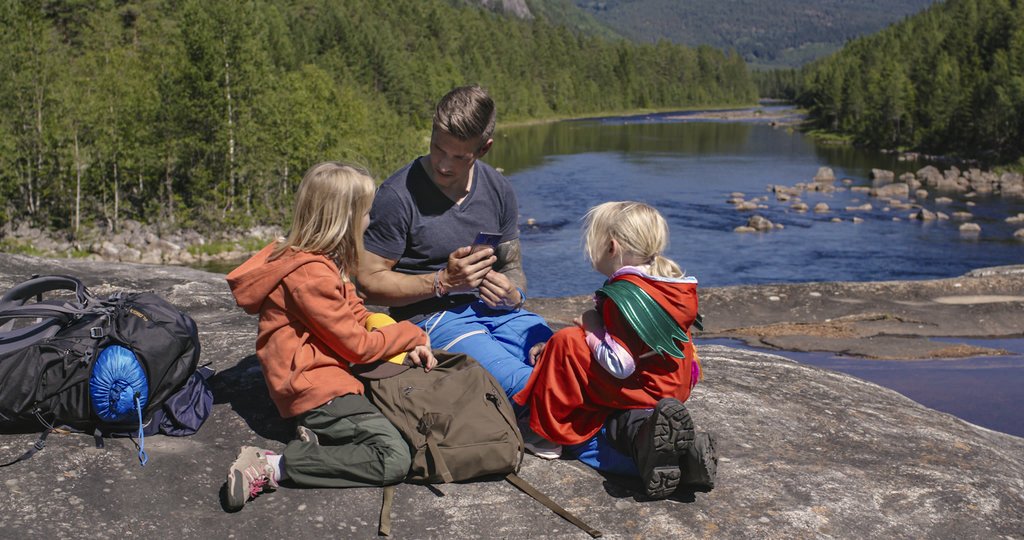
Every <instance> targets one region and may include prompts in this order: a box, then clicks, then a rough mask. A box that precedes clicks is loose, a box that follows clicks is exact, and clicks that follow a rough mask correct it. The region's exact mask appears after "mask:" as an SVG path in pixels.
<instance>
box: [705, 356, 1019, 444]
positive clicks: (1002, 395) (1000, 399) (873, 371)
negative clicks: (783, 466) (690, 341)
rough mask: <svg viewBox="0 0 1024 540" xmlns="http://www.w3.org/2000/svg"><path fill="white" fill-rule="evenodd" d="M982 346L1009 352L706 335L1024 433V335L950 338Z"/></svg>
mask: <svg viewBox="0 0 1024 540" xmlns="http://www.w3.org/2000/svg"><path fill="white" fill-rule="evenodd" d="M943 341H954V342H959V343H969V344H971V345H977V346H979V347H992V348H996V349H1005V350H1007V351H1011V352H1013V353H1014V354H1012V355H1010V356H986V357H978V358H969V359H965V360H921V361H912V362H889V361H878V360H863V359H858V358H850V357H844V356H836V355H832V354H828V353H818V352H792V351H783V352H780V351H773V350H764V349H757V348H754V347H748V346H747V345H746V344H744V343H743V342H742V341H740V340H734V339H706V340H701V341H700V343H706V344H718V345H726V346H729V347H738V348H741V349H751V350H758V351H763V352H770V353H772V354H778V355H781V356H785V357H787V358H790V359H793V360H796V361H797V362H800V363H802V364H810V365H812V366H818V367H823V368H827V369H831V370H834V371H841V372H843V373H848V374H850V375H853V376H855V377H858V378H861V379H864V380H866V381H871V382H873V383H875V384H878V385H881V386H885V387H886V388H891V389H893V390H896V391H897V392H899V393H901V394H903V395H905V396H907V397H909V398H910V399H913V400H914V401H916V402H918V403H920V404H922V405H925V406H927V407H931V408H932V409H935V410H938V411H942V412H946V413H949V414H952V415H954V416H957V417H959V418H962V419H964V420H967V421H968V422H971V423H974V424H977V425H979V426H984V427H987V428H989V429H994V430H996V431H1002V432H1004V433H1009V434H1011V435H1017V436H1018V437H1024V414H1021V411H1024V390H1022V388H1024V368H1022V367H1021V366H1022V364H1024V339H975V340H964V339H955V340H954V339H949V340H943Z"/></svg>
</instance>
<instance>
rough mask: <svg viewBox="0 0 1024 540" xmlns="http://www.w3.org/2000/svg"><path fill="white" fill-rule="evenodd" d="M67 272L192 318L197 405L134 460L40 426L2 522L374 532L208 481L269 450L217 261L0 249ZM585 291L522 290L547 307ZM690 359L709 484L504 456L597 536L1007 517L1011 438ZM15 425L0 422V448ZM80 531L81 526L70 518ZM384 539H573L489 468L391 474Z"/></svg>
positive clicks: (1, 274) (364, 521)
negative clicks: (42, 444)
mask: <svg viewBox="0 0 1024 540" xmlns="http://www.w3.org/2000/svg"><path fill="white" fill-rule="evenodd" d="M48 273H61V274H71V275H76V276H79V277H81V278H82V279H83V280H84V281H85V282H86V284H87V285H88V286H89V287H90V289H92V290H93V291H94V292H96V293H99V294H105V293H108V292H113V291H114V290H155V291H156V292H158V293H160V294H161V295H163V296H164V297H165V298H167V299H168V300H169V301H171V302H172V303H174V304H176V305H177V306H179V307H180V308H182V309H184V310H186V311H187V312H189V313H190V314H191V315H192V316H193V317H194V318H195V319H196V321H197V322H198V324H199V328H200V338H201V340H202V346H203V356H202V360H203V361H204V362H212V364H213V366H214V367H215V368H216V369H217V370H218V374H217V375H216V376H215V378H214V379H213V386H214V392H215V397H216V404H215V406H214V410H213V413H212V415H211V417H210V420H209V421H208V422H207V424H206V425H205V426H204V427H203V428H202V430H200V432H199V433H198V434H196V435H195V436H193V437H186V438H180V439H176V438H171V437H159V436H158V437H150V438H147V439H146V441H145V444H146V451H147V452H148V453H149V464H148V465H147V466H145V467H140V466H139V465H138V462H137V461H136V460H135V454H136V449H135V447H134V445H133V443H132V442H131V441H129V440H126V439H113V440H107V442H106V448H104V449H96V448H94V445H93V440H92V437H89V436H84V435H51V437H50V438H49V439H48V441H47V443H48V444H47V447H46V449H45V450H43V451H41V452H39V453H38V454H37V455H36V456H35V457H34V458H32V459H31V460H29V461H27V462H24V463H20V464H18V465H15V466H13V467H9V468H7V469H4V472H3V484H4V485H3V487H2V488H0V527H2V530H3V535H4V536H5V537H8V538H40V539H42V538H47V539H49V538H66V537H78V536H84V535H90V534H93V533H95V534H96V535H98V536H103V537H126V536H131V537H138V538H166V537H168V536H171V535H173V536H174V537H175V538H203V539H205V538H229V537H240V538H241V537H252V538H271V537H287V538H292V539H305V538H310V539H321V538H374V537H376V523H377V515H378V512H379V508H380V497H381V491H380V490H377V489H349V490H328V489H289V488H282V489H280V490H278V491H277V492H276V493H273V494H269V495H264V496H261V497H259V498H257V499H256V500H255V501H252V502H250V503H249V504H248V505H247V506H246V507H245V508H244V509H243V510H242V511H241V512H238V513H227V512H225V511H224V510H223V508H222V506H221V503H220V499H219V490H220V487H221V485H222V483H223V481H224V475H225V472H226V469H227V467H228V465H229V464H230V463H231V462H232V460H233V459H234V457H235V455H236V453H237V452H238V448H239V446H240V445H243V444H254V445H262V446H268V447H270V448H272V449H277V450H280V449H281V448H282V447H283V446H284V444H285V442H286V441H287V440H288V439H289V438H290V436H291V426H290V425H289V424H288V423H287V422H285V421H282V420H281V419H279V418H278V416H277V414H276V412H275V410H274V408H273V406H272V405H271V404H270V402H269V399H268V397H267V393H266V389H265V386H264V383H263V381H262V378H261V375H260V372H259V368H258V365H257V363H256V362H255V359H254V357H253V345H254V340H255V328H256V320H255V318H253V317H250V316H247V315H245V314H244V313H242V311H241V310H239V309H238V308H237V307H235V305H234V302H233V300H232V298H231V296H230V293H229V292H228V289H227V286H226V284H225V282H224V279H223V276H220V275H217V274H211V273H206V272H201V271H198V270H191V269H188V268H181V267H163V266H150V265H132V264H120V263H98V262H87V261H71V260H47V259H38V258H33V257H24V256H13V255H0V290H6V289H7V288H9V287H10V286H11V285H12V284H14V283H16V282H19V281H21V280H22V279H25V278H27V277H28V276H29V275H31V274H48ZM556 304H560V305H561V308H562V309H567V306H568V307H575V306H578V305H585V304H586V301H585V299H581V298H574V299H568V300H562V299H558V300H556V299H547V300H546V301H538V302H536V305H535V306H534V307H535V308H536V310H537V311H538V312H540V313H541V314H543V315H546V316H551V318H552V319H553V320H556V321H557V320H558V319H559V318H560V317H561V315H559V313H556V311H557V310H555V309H553V308H552V306H554V305H556ZM700 353H701V358H702V360H703V363H704V366H705V370H706V377H705V380H704V381H703V382H702V383H701V384H699V385H698V386H697V388H696V390H695V393H694V395H693V397H692V398H691V400H690V401H689V402H688V405H689V407H690V409H691V411H692V414H693V416H694V418H695V420H696V423H697V425H698V426H699V427H700V428H702V429H710V430H711V431H713V432H714V433H715V434H716V436H717V446H718V449H719V455H720V457H721V462H720V465H719V476H718V486H717V487H716V488H715V489H714V490H713V491H711V492H709V493H689V492H686V493H677V494H676V495H675V496H674V497H673V498H671V499H668V500H663V501H645V500H643V498H642V496H641V495H640V494H639V492H638V488H639V486H638V485H636V484H631V483H626V484H623V483H621V482H619V481H616V480H615V479H611V478H605V477H603V476H601V475H599V474H597V473H596V472H594V471H592V470H591V469H589V468H588V467H586V466H584V465H582V464H580V463H578V462H575V461H570V460H556V461H553V462H546V461H541V460H538V459H536V458H533V457H532V456H528V457H527V458H526V459H525V460H524V462H523V469H522V472H521V475H522V476H523V477H524V478H526V479H527V480H528V481H530V482H532V483H533V484H535V485H536V486H537V487H538V488H539V489H540V490H541V491H543V492H544V493H546V494H548V495H549V496H550V497H551V498H553V499H554V500H555V501H557V502H559V503H560V504H562V505H563V506H565V507H566V508H568V509H569V510H570V511H573V512H575V513H576V514H577V515H579V516H580V517H582V518H583V519H584V520H586V521H588V522H589V523H590V524H591V525H593V526H594V527H596V528H598V529H600V530H602V531H604V533H605V537H606V538H673V539H677V538H683V539H685V538H706V537H717V538H794V537H799V538H805V537H821V538H875V537H885V538H890V537H901V538H980V537H984V538H993V537H1021V536H1022V535H1024V439H1021V438H1018V437H1013V436H1010V435H1005V434H1001V433H996V432H992V431H989V430H986V429H983V428H980V427H977V426H974V425H971V424H968V423H966V422H963V421H961V420H958V419H956V418H954V417H952V416H949V415H947V414H943V413H939V412H936V411H934V410H931V409H927V408H925V407H923V406H921V405H918V404H916V403H914V402H913V401H910V400H909V399H906V398H904V397H902V396H900V395H899V394H897V393H895V392H892V391H890V390H887V389H884V388H881V387H879V386H876V385H874V384H871V383H867V382H863V381H860V380H858V379H856V378H853V377H850V376H847V375H843V374H839V373H834V372H831V371H826V370H822V369H818V368H814V367H809V366H804V365H800V364H796V363H794V362H791V361H789V360H786V359H783V358H781V357H778V356H773V355H768V354H760V353H753V352H746V351H740V350H735V349H730V348H725V347H719V346H702V347H700ZM35 438H36V437H35V435H34V434H5V435H0V459H4V460H5V461H6V460H7V459H10V458H12V457H14V456H16V455H18V454H20V453H21V452H22V451H24V449H25V448H26V447H27V446H28V445H30V444H31V443H32V442H33V441H34V440H35ZM86 531H88V532H86ZM392 536H393V537H394V538H452V537H454V538H465V537H488V538H494V537H509V538H556V537H557V538H587V536H586V535H585V534H584V533H582V532H580V531H579V530H577V529H575V528H574V527H573V526H572V525H570V524H568V523H567V522H565V521H563V520H561V519H560V518H558V517H557V516H555V515H554V514H552V513H550V512H549V511H547V510H546V509H545V508H544V507H542V506H541V505H539V504H538V503H536V502H534V501H533V500H532V499H530V498H529V497H527V496H525V495H523V494H522V493H519V492H517V491H516V490H515V489H513V488H512V487H511V486H509V485H507V484H505V483H502V482H499V481H491V482H472V483H466V484H455V485H442V486H438V487H437V490H436V491H433V490H431V489H428V488H427V487H424V486H415V485H401V486H399V488H398V490H397V494H396V497H395V502H394V515H393V532H392Z"/></svg>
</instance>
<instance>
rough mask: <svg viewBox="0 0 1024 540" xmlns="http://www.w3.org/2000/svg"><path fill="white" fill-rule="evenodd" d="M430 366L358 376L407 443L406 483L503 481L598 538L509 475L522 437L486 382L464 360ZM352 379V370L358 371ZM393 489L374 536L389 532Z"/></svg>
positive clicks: (447, 358) (501, 395)
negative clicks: (486, 479)
mask: <svg viewBox="0 0 1024 540" xmlns="http://www.w3.org/2000/svg"><path fill="white" fill-rule="evenodd" d="M434 355H435V356H436V357H437V366H436V367H435V368H434V369H432V370H430V371H424V370H423V369H420V368H415V367H410V366H408V365H406V364H395V363H391V362H380V363H377V364H373V365H371V366H368V367H369V369H368V370H362V371H361V372H359V373H358V374H359V375H360V377H361V378H362V379H363V382H364V383H365V386H366V396H367V397H368V398H369V399H370V401H372V402H373V403H374V405H376V406H377V408H379V409H380V411H381V412H382V413H383V414H384V416H386V417H387V418H388V420H390V421H391V423H392V424H394V425H395V427H396V428H398V431H399V432H400V433H401V434H402V437H403V438H404V439H405V441H406V442H407V443H409V449H410V452H411V454H412V467H411V468H410V469H409V474H408V475H407V476H406V479H405V481H406V482H409V483H415V484H441V483H448V482H460V481H465V480H472V479H475V478H482V477H496V478H501V477H504V478H505V480H507V481H508V482H509V483H511V484H512V485H514V486H516V487H517V488H519V489H520V490H522V491H524V492H525V493H527V494H528V495H530V496H532V497H533V498H535V499H537V500H538V501H540V502H541V503H542V504H544V505H545V506H547V507H548V508H550V509H551V510H552V511H554V512H555V513H557V514H559V515H560V516H562V517H563V518H565V519H567V520H569V521H570V522H572V523H573V524H574V525H576V526H577V527H580V528H581V529H583V530H584V531H586V532H587V533H589V534H590V535H591V536H593V537H595V538H597V537H600V536H601V533H600V531H597V530H594V529H592V528H591V527H589V526H588V525H587V524H585V523H583V522H582V521H580V520H579V519H578V518H576V517H575V516H573V515H572V514H570V513H569V512H568V511H567V510H565V509H564V508H562V507H561V506H559V505H558V504H556V503H555V502H554V501H551V500H550V499H548V498H547V497H546V496H544V495H543V494H541V493H540V492H539V491H537V490H536V489H535V488H534V487H533V486H531V485H530V484H529V483H527V482H526V481H525V480H523V479H522V478H520V477H519V476H517V475H516V472H518V471H519V466H520V464H521V463H522V460H523V455H524V448H525V447H524V445H523V436H522V434H521V433H520V431H519V427H518V426H517V424H516V417H515V412H514V411H513V410H512V404H511V403H509V401H508V398H506V397H505V392H504V391H503V390H502V388H501V386H500V385H499V384H498V382H497V381H496V380H495V379H494V377H493V376H491V374H490V373H489V372H488V371H487V370H486V369H484V368H483V366H481V365H480V364H478V363H477V362H476V360H473V359H472V358H470V357H469V356H467V355H465V354H455V353H450V352H447V351H442V350H435V351H434ZM357 371H358V370H357ZM393 497H394V486H388V487H386V488H385V490H384V501H383V505H382V508H381V516H380V531H379V532H380V533H381V534H383V535H387V534H389V533H390V529H391V523H390V522H391V501H392V498H393Z"/></svg>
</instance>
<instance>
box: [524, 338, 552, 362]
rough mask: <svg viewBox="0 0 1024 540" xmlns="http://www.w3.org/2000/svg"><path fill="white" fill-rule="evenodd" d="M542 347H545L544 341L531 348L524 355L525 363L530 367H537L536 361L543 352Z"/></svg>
mask: <svg viewBox="0 0 1024 540" xmlns="http://www.w3.org/2000/svg"><path fill="white" fill-rule="evenodd" d="M544 345H547V342H546V341H541V342H540V343H538V344H536V345H534V346H533V347H530V352H529V354H527V355H526V361H527V362H529V364H530V365H531V366H536V365H537V359H538V358H540V355H541V354H542V353H543V352H544Z"/></svg>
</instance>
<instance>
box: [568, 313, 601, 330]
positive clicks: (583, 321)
mask: <svg viewBox="0 0 1024 540" xmlns="http://www.w3.org/2000/svg"><path fill="white" fill-rule="evenodd" d="M572 322H573V323H575V324H576V326H579V327H580V328H582V329H583V330H585V331H587V332H590V333H592V334H596V333H600V332H603V331H604V321H603V320H602V319H601V314H600V313H598V312H597V310H596V309H588V310H586V311H584V312H583V314H582V315H580V316H579V317H576V318H575V319H573V320H572Z"/></svg>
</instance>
